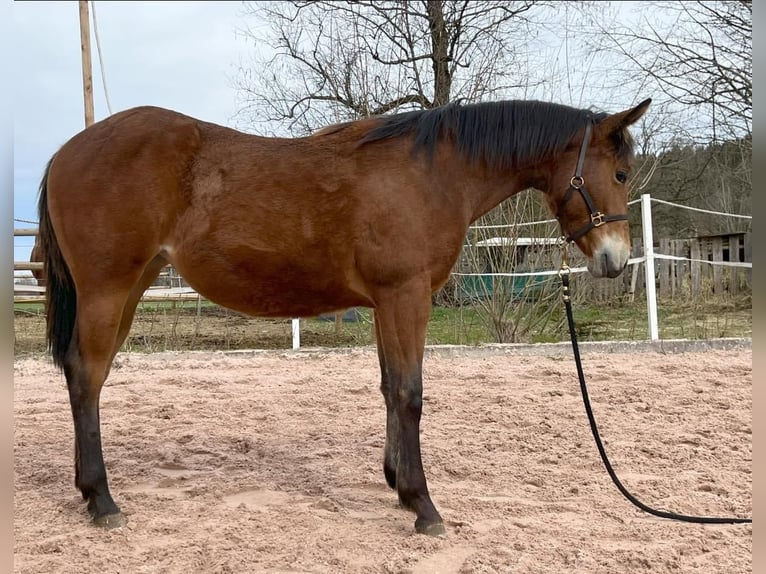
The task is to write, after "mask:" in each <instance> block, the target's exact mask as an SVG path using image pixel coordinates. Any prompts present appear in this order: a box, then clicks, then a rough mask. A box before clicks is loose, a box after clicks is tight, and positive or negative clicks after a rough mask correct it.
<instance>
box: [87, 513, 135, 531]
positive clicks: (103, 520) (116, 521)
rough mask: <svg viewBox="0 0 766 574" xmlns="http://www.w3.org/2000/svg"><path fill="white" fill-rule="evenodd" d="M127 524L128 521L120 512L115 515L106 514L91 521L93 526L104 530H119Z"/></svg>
mask: <svg viewBox="0 0 766 574" xmlns="http://www.w3.org/2000/svg"><path fill="white" fill-rule="evenodd" d="M127 523H128V519H127V518H126V517H125V515H124V514H123V513H122V512H117V513H115V514H106V515H104V516H99V517H98V518H94V519H93V524H95V525H96V526H100V527H101V528H103V529H105V530H111V529H112V528H120V527H121V526H125V525H126V524H127Z"/></svg>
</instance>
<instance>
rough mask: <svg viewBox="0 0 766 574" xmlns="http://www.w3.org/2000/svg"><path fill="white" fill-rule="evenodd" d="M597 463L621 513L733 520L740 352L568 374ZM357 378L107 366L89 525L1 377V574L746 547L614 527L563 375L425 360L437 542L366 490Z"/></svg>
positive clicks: (227, 361)
mask: <svg viewBox="0 0 766 574" xmlns="http://www.w3.org/2000/svg"><path fill="white" fill-rule="evenodd" d="M583 358H584V361H585V370H586V374H587V376H588V378H589V384H590V394H591V398H592V400H593V404H594V410H595V413H596V416H597V418H598V421H599V425H600V429H601V432H602V436H603V437H604V439H605V443H606V448H607V451H608V453H609V455H610V456H611V458H612V462H613V465H614V467H615V469H616V471H617V473H618V475H619V476H620V477H621V478H622V480H623V482H624V483H625V485H626V486H627V487H628V489H629V490H631V491H632V492H633V493H634V494H635V495H636V496H637V497H638V498H639V499H641V500H642V501H643V502H645V503H647V504H649V505H650V506H654V507H657V508H661V509H665V510H671V511H675V512H681V513H685V514H703V515H713V516H729V515H736V516H750V515H751V512H752V474H751V465H752V448H751V443H752V430H751V429H752V413H751V409H752V401H751V390H752V351H751V350H750V349H739V350H730V351H708V352H704V353H699V352H697V353H685V354H668V355H665V354H660V353H654V352H651V353H633V354H606V353H595V352H586V353H584V356H583ZM378 380H379V375H378V371H377V359H376V357H375V354H374V352H372V351H371V350H368V349H363V350H355V351H348V352H345V353H342V352H328V351H322V352H307V351H302V352H299V353H291V352H274V351H271V352H263V353H249V354H241V355H228V354H223V353H215V352H205V353H178V354H170V353H164V354H156V355H139V354H123V355H120V356H118V359H117V361H116V364H115V367H114V369H113V371H112V374H111V376H110V379H109V381H108V382H107V386H106V387H105V390H104V393H103V395H102V410H101V413H102V428H103V440H104V453H105V458H106V462H107V468H108V470H109V473H110V479H111V486H112V493H113V494H114V497H115V500H116V501H117V502H118V504H120V505H121V507H122V509H123V511H124V512H125V514H126V515H127V517H128V520H129V522H128V525H127V526H125V527H123V528H118V529H115V530H112V531H103V530H101V529H99V528H97V527H95V526H92V525H91V524H90V523H89V520H88V518H87V512H86V510H85V506H84V504H83V502H82V501H81V499H80V497H79V495H78V493H77V492H76V490H75V488H74V484H73V480H74V477H73V468H72V450H73V449H72V442H73V430H72V423H71V414H70V411H69V406H68V399H67V393H66V389H65V382H64V378H63V376H62V375H60V374H59V373H58V372H57V371H56V370H55V369H54V368H53V366H52V365H51V364H50V362H49V361H47V360H44V359H39V358H23V359H18V360H17V361H16V362H15V380H14V392H15V396H14V412H15V416H14V449H15V463H14V470H15V513H14V533H15V543H14V544H15V547H14V557H15V571H16V572H18V573H29V574H41V573H47V572H56V573H70V572H71V573H73V574H74V573H77V574H90V573H99V574H102V573H111V572H120V573H126V574H127V573H131V574H133V573H142V572H147V573H148V572H163V573H183V574H190V573H197V572H201V573H208V572H209V573H240V572H269V573H278V572H293V573H297V572H313V573H325V572H326V573H330V572H332V573H336V572H359V573H362V572H365V573H366V572H412V573H425V572H435V573H469V572H471V573H479V572H513V573H529V574H531V573H556V574H558V573H564V572H566V573H583V574H584V573H588V574H592V573H610V574H613V573H628V572H630V573H634V572H652V573H665V572H668V573H671V572H672V573H678V572H704V573H705V574H715V573H721V574H724V573H725V574H732V573H737V574H741V573H746V572H752V562H751V556H752V528H751V526H750V525H735V526H732V525H720V526H719V525H715V526H711V525H705V526H702V525H694V524H686V523H678V522H671V521H667V520H663V519H659V518H655V517H652V516H649V515H647V514H644V513H642V512H641V511H639V510H638V509H636V508H635V507H633V506H631V505H630V504H629V503H628V502H627V501H626V500H625V499H623V498H622V496H621V495H620V494H619V492H618V491H617V489H616V488H615V487H614V485H613V484H612V483H611V481H610V479H609V477H608V476H607V474H606V472H605V470H604V468H603V465H602V463H601V461H600V460H599V458H598V453H597V451H596V448H595V445H594V443H593V439H592V437H591V436H590V431H589V428H588V424H587V420H586V417H585V414H584V410H583V407H582V401H581V398H580V395H579V389H578V385H577V380H576V373H575V369H574V364H573V362H572V360H571V357H568V356H521V355H519V356H514V355H513V354H505V355H502V354H501V355H496V356H479V355H478V354H476V353H469V352H466V353H465V355H463V356H452V357H446V356H439V355H429V356H427V358H426V362H425V389H426V391H425V400H424V415H423V421H422V445H423V457H424V465H425V468H426V475H427V477H428V479H429V486H430V490H431V493H432V496H433V499H434V502H435V504H436V505H437V507H438V508H439V510H440V512H441V513H442V516H443V517H444V518H445V521H446V523H447V535H446V536H444V537H439V538H430V537H427V536H423V535H419V534H416V533H415V531H414V526H413V525H414V515H412V514H410V513H408V512H406V511H404V510H402V509H400V508H399V507H398V506H397V499H396V495H395V493H393V492H392V491H390V490H389V489H388V488H387V487H386V485H385V482H384V479H383V473H382V463H381V460H382V449H383V441H384V426H385V424H384V421H385V409H384V405H383V400H382V398H381V396H380V394H379V391H378V388H377V387H378Z"/></svg>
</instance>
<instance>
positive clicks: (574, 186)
mask: <svg viewBox="0 0 766 574" xmlns="http://www.w3.org/2000/svg"><path fill="white" fill-rule="evenodd" d="M592 132H593V124H591V123H590V122H588V124H587V125H586V126H585V134H584V135H583V138H582V145H581V146H580V155H579V157H578V158H577V168H576V169H575V174H574V177H572V179H570V180H569V189H567V192H566V194H565V195H564V199H563V200H562V201H561V205H559V209H558V211H557V212H556V219H558V220H559V221H561V216H562V215H563V213H564V207H565V206H566V204H567V203H568V202H569V200H570V199H572V197H573V196H574V194H575V192H579V193H580V195H581V196H582V198H583V201H585V205H586V207H587V208H588V211H589V212H590V221H589V222H588V223H587V224H586V225H584V226H583V227H581V228H580V229H578V230H577V231H575V232H574V233H572V234H570V235H566V234H565V235H566V240H567V242H572V241H577V240H578V239H580V238H581V237H582V236H583V235H585V234H586V233H588V232H589V231H590V230H591V229H593V228H594V227H601V226H602V225H604V224H605V223H609V222H610V221H627V219H628V214H627V213H626V214H621V215H604V214H603V213H601V212H600V211H598V210H597V209H596V206H595V205H594V204H593V198H591V196H590V193H588V189H587V188H586V187H585V179H583V176H582V170H583V166H584V165H585V154H586V152H587V151H588V145H589V144H590V138H591V134H592ZM563 227H564V226H563V225H562V229H563Z"/></svg>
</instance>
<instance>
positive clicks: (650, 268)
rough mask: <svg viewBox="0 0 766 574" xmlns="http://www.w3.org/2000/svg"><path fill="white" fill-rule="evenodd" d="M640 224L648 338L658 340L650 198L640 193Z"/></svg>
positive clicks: (646, 194)
mask: <svg viewBox="0 0 766 574" xmlns="http://www.w3.org/2000/svg"><path fill="white" fill-rule="evenodd" d="M641 226H642V231H643V236H644V270H645V273H646V274H645V277H646V310H647V313H648V315H649V339H651V340H652V341H659V340H660V335H659V325H658V322H657V284H656V282H655V278H654V232H653V231H652V198H651V196H650V195H649V194H648V193H644V194H642V195H641Z"/></svg>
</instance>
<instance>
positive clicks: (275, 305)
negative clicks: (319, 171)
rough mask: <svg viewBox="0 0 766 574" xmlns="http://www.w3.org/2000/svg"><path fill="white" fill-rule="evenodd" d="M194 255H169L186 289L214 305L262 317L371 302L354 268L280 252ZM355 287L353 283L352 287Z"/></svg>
mask: <svg viewBox="0 0 766 574" xmlns="http://www.w3.org/2000/svg"><path fill="white" fill-rule="evenodd" d="M235 251H236V250H231V251H227V252H225V253H223V252H219V253H209V254H208V255H205V254H204V253H200V252H197V253H195V254H193V255H190V256H186V257H170V259H171V260H172V262H173V264H174V265H175V266H176V268H177V269H178V271H179V273H181V275H182V276H183V277H184V279H186V281H187V282H188V283H189V285H190V286H191V287H192V288H194V289H195V290H196V291H197V292H198V293H200V294H201V295H202V296H203V297H205V298H206V299H209V300H211V301H213V302H215V303H218V304H219V305H223V306H224V307H228V308H230V309H234V310H237V311H240V312H242V313H246V314H248V315H254V316H261V317H312V316H316V315H318V314H320V313H326V312H330V311H337V310H341V309H347V308H349V307H356V306H367V307H372V306H373V303H372V300H371V299H370V298H369V296H368V295H367V294H366V293H365V290H364V288H363V287H362V286H361V285H359V284H358V281H356V279H355V273H354V272H353V269H347V268H343V267H340V266H338V265H337V262H335V263H332V262H330V261H331V260H324V261H327V263H325V264H323V263H322V258H317V257H314V258H312V257H311V254H310V253H307V254H305V255H306V257H305V258H304V259H303V260H301V259H298V258H293V257H291V256H290V255H288V254H285V253H276V252H263V253H250V254H249V255H248V256H247V257H241V256H238V255H237V254H236V252H235ZM355 283H357V284H356V285H355Z"/></svg>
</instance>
